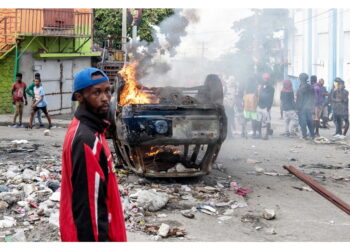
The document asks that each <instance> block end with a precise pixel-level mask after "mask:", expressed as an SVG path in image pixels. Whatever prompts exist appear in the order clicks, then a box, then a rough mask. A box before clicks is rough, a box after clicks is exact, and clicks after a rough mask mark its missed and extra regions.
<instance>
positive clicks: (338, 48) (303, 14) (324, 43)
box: [287, 9, 350, 89]
mask: <svg viewBox="0 0 350 250" xmlns="http://www.w3.org/2000/svg"><path fill="white" fill-rule="evenodd" d="M290 14H291V17H292V18H293V20H294V24H295V28H296V29H295V31H294V32H290V33H289V34H288V66H287V72H288V75H289V76H290V77H291V78H293V77H297V76H298V75H299V74H300V73H302V72H306V73H307V74H309V75H317V77H318V79H319V78H323V79H324V80H325V86H326V87H327V88H328V89H331V88H332V85H333V81H334V78H335V77H341V78H342V79H343V80H344V81H345V84H346V87H347V89H350V46H348V45H349V44H350V9H293V10H291V12H290Z"/></svg>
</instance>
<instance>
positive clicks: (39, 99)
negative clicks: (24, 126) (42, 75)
mask: <svg viewBox="0 0 350 250" xmlns="http://www.w3.org/2000/svg"><path fill="white" fill-rule="evenodd" d="M34 83H35V86H34V96H35V102H34V103H33V104H32V112H31V113H30V119H29V125H28V128H30V129H31V128H33V125H32V124H33V119H34V115H35V113H36V112H37V111H38V110H39V109H41V111H42V112H43V113H44V114H45V116H46V118H47V121H48V122H49V127H48V128H49V129H50V128H51V127H52V124H51V117H50V115H49V113H48V112H47V102H46V97H45V92H44V88H43V86H40V85H41V81H40V79H35V80H34Z"/></svg>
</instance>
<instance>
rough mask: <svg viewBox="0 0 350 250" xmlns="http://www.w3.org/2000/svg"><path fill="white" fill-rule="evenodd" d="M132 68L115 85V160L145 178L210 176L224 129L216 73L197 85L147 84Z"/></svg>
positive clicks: (218, 82)
mask: <svg viewBox="0 0 350 250" xmlns="http://www.w3.org/2000/svg"><path fill="white" fill-rule="evenodd" d="M136 66H137V65H136V63H133V64H129V65H127V66H125V67H124V68H123V69H122V70H121V71H120V72H119V74H120V76H121V79H120V80H119V81H117V82H116V86H114V89H115V92H114V96H113V99H112V114H113V119H114V121H113V123H114V129H113V130H112V138H113V143H114V147H115V152H116V155H117V158H118V162H119V163H120V164H122V165H124V166H126V167H127V168H128V169H131V170H132V171H134V172H135V173H137V174H140V175H143V176H146V177H190V176H191V177H193V176H200V175H205V174H208V173H209V172H210V171H211V168H212V164H213V163H214V161H215V160H216V158H217V156H218V153H219V151H220V147H221V145H222V143H223V142H224V140H225V139H226V133H227V119H226V115H225V110H224V106H223V88H222V83H221V81H220V79H219V77H218V76H217V75H213V74H212V75H208V76H207V78H206V80H205V83H204V85H202V86H197V87H183V88H182V87H181V88H180V87H155V88H148V87H145V86H142V85H141V84H139V83H138V81H137V80H136V76H135V75H136V69H135V68H136Z"/></svg>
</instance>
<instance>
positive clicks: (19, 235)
mask: <svg viewBox="0 0 350 250" xmlns="http://www.w3.org/2000/svg"><path fill="white" fill-rule="evenodd" d="M12 241H13V242H25V241H27V239H26V236H25V234H24V230H23V229H20V230H18V231H17V232H16V233H15V234H14V235H12Z"/></svg>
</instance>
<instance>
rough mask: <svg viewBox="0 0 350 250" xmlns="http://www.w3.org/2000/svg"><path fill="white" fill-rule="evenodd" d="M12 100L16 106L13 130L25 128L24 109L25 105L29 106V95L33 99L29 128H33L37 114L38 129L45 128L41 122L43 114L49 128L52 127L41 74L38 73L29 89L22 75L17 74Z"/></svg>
mask: <svg viewBox="0 0 350 250" xmlns="http://www.w3.org/2000/svg"><path fill="white" fill-rule="evenodd" d="M11 94H12V99H13V105H15V107H16V109H15V115H14V117H13V123H12V125H10V126H11V127H13V128H23V127H24V125H23V124H22V116H23V108H24V105H25V106H27V105H28V101H27V95H28V96H30V97H31V98H32V104H31V108H32V109H31V113H30V119H29V123H28V126H27V128H30V129H31V128H33V120H34V116H35V114H37V119H38V127H39V128H40V127H44V124H43V122H42V120H41V113H44V114H45V116H46V118H47V120H48V123H49V125H48V128H51V127H52V124H51V118H50V115H49V113H48V111H47V101H46V97H45V91H44V89H43V86H42V84H41V79H40V74H39V73H36V74H35V75H34V81H33V82H32V83H31V84H30V85H29V86H28V87H27V84H26V83H25V82H23V81H22V74H21V73H17V74H16V82H15V83H14V84H13V86H12V91H11ZM17 117H18V118H19V122H18V123H16V121H17Z"/></svg>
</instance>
